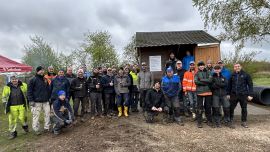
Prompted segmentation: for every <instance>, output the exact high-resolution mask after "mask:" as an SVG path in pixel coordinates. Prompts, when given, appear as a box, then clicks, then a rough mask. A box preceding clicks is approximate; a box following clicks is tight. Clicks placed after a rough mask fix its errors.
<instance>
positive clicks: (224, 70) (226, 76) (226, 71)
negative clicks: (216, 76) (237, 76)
mask: <svg viewBox="0 0 270 152" xmlns="http://www.w3.org/2000/svg"><path fill="white" fill-rule="evenodd" d="M221 75H222V76H224V77H225V78H226V79H227V80H228V81H229V80H230V78H231V72H230V71H229V70H228V69H226V68H225V67H223V68H222V70H221Z"/></svg>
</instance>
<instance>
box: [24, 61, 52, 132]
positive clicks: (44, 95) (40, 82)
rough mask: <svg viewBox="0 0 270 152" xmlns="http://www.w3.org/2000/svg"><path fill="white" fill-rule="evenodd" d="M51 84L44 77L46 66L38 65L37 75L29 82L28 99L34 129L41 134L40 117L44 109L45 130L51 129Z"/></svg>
mask: <svg viewBox="0 0 270 152" xmlns="http://www.w3.org/2000/svg"><path fill="white" fill-rule="evenodd" d="M49 98H50V86H49V83H48V81H47V79H45V78H44V68H43V67H42V66H38V67H37V68H36V75H35V77H33V78H32V79H31V80H30V81H29V84H28V90H27V99H28V101H29V105H30V108H31V112H32V114H33V116H32V117H33V122H32V123H33V124H32V127H33V130H34V132H35V134H36V135H40V134H41V132H40V130H39V129H40V128H39V127H40V123H39V117H40V114H41V112H42V111H44V120H45V121H44V123H45V124H44V130H45V131H49V129H50V104H49Z"/></svg>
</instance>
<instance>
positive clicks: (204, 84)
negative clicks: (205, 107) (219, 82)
mask: <svg viewBox="0 0 270 152" xmlns="http://www.w3.org/2000/svg"><path fill="white" fill-rule="evenodd" d="M211 82H212V76H211V72H210V71H207V70H206V69H204V70H203V71H200V70H198V72H197V73H196V74H195V84H196V92H197V94H201V93H205V92H211V89H210V86H211Z"/></svg>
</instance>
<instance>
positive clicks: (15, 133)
mask: <svg viewBox="0 0 270 152" xmlns="http://www.w3.org/2000/svg"><path fill="white" fill-rule="evenodd" d="M16 137H17V131H14V132H11V133H10V136H9V138H8V139H10V140H11V139H15V138H16Z"/></svg>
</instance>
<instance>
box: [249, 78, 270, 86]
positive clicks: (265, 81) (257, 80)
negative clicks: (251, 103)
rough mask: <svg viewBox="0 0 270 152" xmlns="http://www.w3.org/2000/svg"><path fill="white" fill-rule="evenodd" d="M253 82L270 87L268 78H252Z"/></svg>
mask: <svg viewBox="0 0 270 152" xmlns="http://www.w3.org/2000/svg"><path fill="white" fill-rule="evenodd" d="M253 82H254V85H258V86H269V87H270V78H254V80H253Z"/></svg>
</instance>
